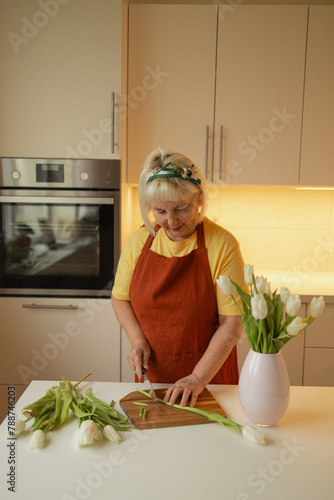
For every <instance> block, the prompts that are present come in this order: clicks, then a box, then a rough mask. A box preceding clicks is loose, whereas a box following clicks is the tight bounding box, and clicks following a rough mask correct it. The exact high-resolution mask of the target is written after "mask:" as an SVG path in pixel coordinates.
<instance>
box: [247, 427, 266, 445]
mask: <svg viewBox="0 0 334 500" xmlns="http://www.w3.org/2000/svg"><path fill="white" fill-rule="evenodd" d="M242 435H243V437H244V438H246V439H248V441H251V442H252V443H255V444H265V443H266V438H265V435H264V434H263V433H262V432H260V431H259V430H258V429H255V427H253V426H252V425H244V427H243V428H242Z"/></svg>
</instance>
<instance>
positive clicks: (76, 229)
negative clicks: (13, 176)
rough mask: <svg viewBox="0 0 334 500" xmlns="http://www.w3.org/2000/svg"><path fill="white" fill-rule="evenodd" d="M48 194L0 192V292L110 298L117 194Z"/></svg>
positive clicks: (116, 233) (116, 251)
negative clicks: (0, 194) (8, 194)
mask: <svg viewBox="0 0 334 500" xmlns="http://www.w3.org/2000/svg"><path fill="white" fill-rule="evenodd" d="M39 194H40V193H39ZM50 194H51V196H40V195H39V196H35V195H32V194H30V195H29V196H22V194H20V192H18V194H17V195H15V196H6V195H4V196H0V224H1V227H0V237H1V240H0V243H1V253H0V294H2V295H9V296H10V295H21V296H29V295H33V296H62V297H67V296H79V297H81V296H85V297H95V296H107V297H110V292H111V288H112V286H113V281H114V275H115V267H116V265H117V261H118V257H119V192H110V193H108V196H105V197H100V196H97V195H96V196H94V194H92V192H89V196H87V197H86V196H82V193H80V194H78V193H75V192H74V193H73V194H72V195H69V194H68V193H66V196H55V195H54V192H53V193H50Z"/></svg>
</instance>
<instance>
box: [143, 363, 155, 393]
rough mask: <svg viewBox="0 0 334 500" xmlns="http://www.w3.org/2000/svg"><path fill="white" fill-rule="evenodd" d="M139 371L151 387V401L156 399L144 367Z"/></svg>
mask: <svg viewBox="0 0 334 500" xmlns="http://www.w3.org/2000/svg"><path fill="white" fill-rule="evenodd" d="M141 372H142V375H144V379H146V380H147V382H148V383H149V384H150V387H151V389H150V396H151V398H152V399H153V401H157V395H156V394H155V390H154V388H153V385H152V384H151V381H150V379H149V378H148V376H147V373H146V369H145V368H144V367H143V366H142V368H141Z"/></svg>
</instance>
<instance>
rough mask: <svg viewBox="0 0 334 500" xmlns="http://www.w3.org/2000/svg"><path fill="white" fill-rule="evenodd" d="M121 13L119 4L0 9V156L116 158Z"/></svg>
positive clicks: (29, 4) (28, 1)
mask: <svg viewBox="0 0 334 500" xmlns="http://www.w3.org/2000/svg"><path fill="white" fill-rule="evenodd" d="M121 9H122V1H121V0H113V1H112V2H109V1H107V0H95V1H94V2H91V1H90V0H71V1H68V0H67V1H61V2H60V1H59V2H36V1H35V0H16V1H15V2H5V6H2V8H1V16H0V33H1V39H2V43H1V46H0V64H1V91H2V92H1V97H0V100H1V101H0V102H1V116H0V126H1V137H0V155H1V156H14V157H35V158H37V157H56V158H57V157H58V158H64V157H69V158H77V157H86V158H116V157H117V158H119V156H120V153H119V145H120V133H119V130H120V113H119V112H118V113H115V122H116V123H115V139H114V140H115V143H117V145H116V146H115V147H114V151H115V153H114V154H111V140H112V139H111V135H112V134H111V129H112V116H111V113H112V109H111V108H112V102H111V101H112V98H111V97H112V92H115V103H116V104H117V100H118V101H119V100H120V92H121V41H122V40H121V30H122V21H121V20H122V10H121Z"/></svg>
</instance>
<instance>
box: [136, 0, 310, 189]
mask: <svg viewBox="0 0 334 500" xmlns="http://www.w3.org/2000/svg"><path fill="white" fill-rule="evenodd" d="M228 7H229V8H227V6H226V5H221V6H220V7H217V6H213V5H210V6H209V5H206V6H203V5H201V6H198V5H196V6H195V5H191V6H190V5H188V6H184V5H183V6H180V5H130V7H129V69H128V71H129V74H128V99H129V101H128V113H127V115H128V136H127V140H128V157H127V166H128V177H127V178H128V181H129V182H138V177H139V173H140V170H141V167H142V164H143V162H144V160H145V157H146V156H147V154H148V153H150V152H151V150H152V149H154V148H155V147H158V146H161V147H163V148H166V149H172V150H174V151H179V152H182V153H184V154H186V155H188V156H189V157H190V158H191V159H192V160H193V161H195V162H196V163H197V164H198V165H199V166H200V167H201V168H202V169H203V170H205V171H206V174H207V178H208V180H209V181H212V182H215V183H231V184H297V183H298V175H299V157H300V140H301V127H302V105H303V86H304V64H305V47H306V32H307V13H308V7H307V6H263V5H262V6H259V5H252V6H244V5H235V6H233V7H232V6H228Z"/></svg>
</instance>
